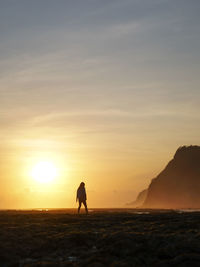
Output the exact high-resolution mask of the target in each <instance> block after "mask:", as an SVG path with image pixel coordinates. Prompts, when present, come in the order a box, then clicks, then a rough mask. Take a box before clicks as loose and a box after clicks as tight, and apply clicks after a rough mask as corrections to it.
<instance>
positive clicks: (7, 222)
mask: <svg viewBox="0 0 200 267" xmlns="http://www.w3.org/2000/svg"><path fill="white" fill-rule="evenodd" d="M199 221H200V212H198V211H196V212H195V211H193V212H185V211H171V210H135V209H128V210H126V209H124V210H123V209H93V210H89V215H85V214H84V212H83V211H82V213H81V214H80V215H77V214H76V210H74V209H66V210H64V209H63V210H49V209H37V210H27V211H23V210H18V211H14V210H8V211H1V212H0V262H1V266H199V262H200V224H199Z"/></svg>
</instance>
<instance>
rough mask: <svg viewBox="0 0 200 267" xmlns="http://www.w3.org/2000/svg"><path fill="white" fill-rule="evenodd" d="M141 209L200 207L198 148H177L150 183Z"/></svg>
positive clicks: (199, 155)
mask: <svg viewBox="0 0 200 267" xmlns="http://www.w3.org/2000/svg"><path fill="white" fill-rule="evenodd" d="M141 207H142V208H200V146H189V147H186V146H183V147H180V148H179V149H178V150H177V151H176V153H175V155H174V158H173V159H172V160H171V161H170V162H169V163H168V165H167V166H166V168H165V169H164V170H163V171H162V172H161V173H160V174H159V175H158V176H157V177H156V178H154V179H153V180H152V181H151V184H150V185H149V187H148V192H147V195H146V198H145V200H144V203H143V204H142V205H141Z"/></svg>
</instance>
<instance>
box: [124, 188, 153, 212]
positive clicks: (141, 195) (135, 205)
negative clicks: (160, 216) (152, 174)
mask: <svg viewBox="0 0 200 267" xmlns="http://www.w3.org/2000/svg"><path fill="white" fill-rule="evenodd" d="M147 192H148V189H145V190H143V191H142V192H140V193H139V194H138V196H137V198H136V200H135V201H133V202H130V203H127V204H126V205H127V206H130V207H132V208H139V207H140V206H141V205H142V204H143V203H144V201H145V199H146V196H147Z"/></svg>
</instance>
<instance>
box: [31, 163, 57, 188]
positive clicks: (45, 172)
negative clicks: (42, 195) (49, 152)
mask: <svg viewBox="0 0 200 267" xmlns="http://www.w3.org/2000/svg"><path fill="white" fill-rule="evenodd" d="M31 176H32V177H33V178H34V179H35V180H36V181H38V182H40V183H50V182H52V181H53V180H54V179H55V178H56V177H57V176H58V170H57V168H56V166H55V165H54V164H53V163H52V162H49V161H40V162H38V163H37V164H36V165H35V166H34V167H33V168H32V170H31Z"/></svg>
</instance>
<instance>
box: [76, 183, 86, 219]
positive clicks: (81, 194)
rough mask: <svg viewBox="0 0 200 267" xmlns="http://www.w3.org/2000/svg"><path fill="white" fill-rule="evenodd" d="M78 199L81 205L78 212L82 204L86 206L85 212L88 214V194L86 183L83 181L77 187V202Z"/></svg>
mask: <svg viewBox="0 0 200 267" xmlns="http://www.w3.org/2000/svg"><path fill="white" fill-rule="evenodd" d="M77 200H78V201H79V206H78V213H79V212H80V208H81V204H82V203H83V205H84V206H85V212H86V214H88V208H87V203H86V200H87V195H86V191H85V183H84V182H81V183H80V185H79V188H78V189H77V194H76V202H77Z"/></svg>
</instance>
